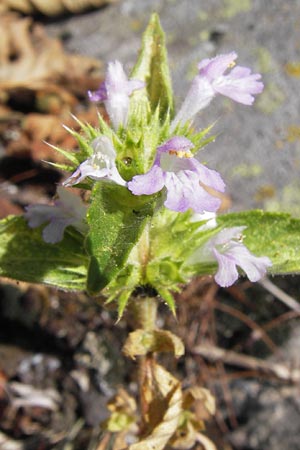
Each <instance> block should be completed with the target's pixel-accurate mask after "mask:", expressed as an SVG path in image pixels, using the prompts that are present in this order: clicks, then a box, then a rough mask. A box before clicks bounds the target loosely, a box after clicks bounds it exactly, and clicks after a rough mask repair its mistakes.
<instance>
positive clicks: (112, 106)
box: [88, 61, 145, 130]
mask: <svg viewBox="0 0 300 450" xmlns="http://www.w3.org/2000/svg"><path fill="white" fill-rule="evenodd" d="M144 85H145V83H143V82H142V81H140V80H129V79H128V78H127V76H126V74H125V72H124V69H123V66H122V64H121V63H120V62H119V61H114V62H110V63H109V64H108V68H107V73H106V77H105V81H104V82H103V83H102V84H101V85H100V87H99V89H98V90H97V91H95V92H91V91H88V96H89V99H90V100H91V101H92V102H103V103H104V105H105V108H106V110H107V113H108V115H109V118H110V120H111V122H112V125H113V127H114V129H115V130H116V129H118V128H119V126H120V125H123V126H126V123H127V116H128V110H129V97H130V95H131V94H132V92H133V91H135V90H136V89H141V88H143V87H144Z"/></svg>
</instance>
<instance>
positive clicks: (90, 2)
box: [0, 0, 114, 17]
mask: <svg viewBox="0 0 300 450" xmlns="http://www.w3.org/2000/svg"><path fill="white" fill-rule="evenodd" d="M113 1H114V0H2V1H1V5H0V12H4V11H9V10H14V11H19V12H21V13H23V14H36V13H40V14H44V15H45V16H50V17H51V16H57V15H61V14H65V13H80V12H82V11H85V10H87V9H93V8H99V7H101V6H103V5H106V4H108V3H112V2H113Z"/></svg>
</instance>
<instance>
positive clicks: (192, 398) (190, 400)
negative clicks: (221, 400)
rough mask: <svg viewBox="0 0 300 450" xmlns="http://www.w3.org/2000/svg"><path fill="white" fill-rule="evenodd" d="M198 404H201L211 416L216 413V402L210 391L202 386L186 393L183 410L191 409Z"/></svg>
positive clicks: (192, 388)
mask: <svg viewBox="0 0 300 450" xmlns="http://www.w3.org/2000/svg"><path fill="white" fill-rule="evenodd" d="M196 402H201V405H202V406H203V408H204V409H205V410H206V411H207V413H208V414H209V415H213V414H214V413H215V411H216V401H215V398H214V397H213V395H211V393H210V391H209V390H208V389H205V388H203V387H200V386H193V387H191V388H189V389H187V390H186V391H185V392H184V395H183V409H189V408H190V407H191V406H192V405H193V404H194V403H196Z"/></svg>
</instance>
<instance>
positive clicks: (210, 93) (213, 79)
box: [172, 52, 264, 129]
mask: <svg viewBox="0 0 300 450" xmlns="http://www.w3.org/2000/svg"><path fill="white" fill-rule="evenodd" d="M236 58H237V54H236V53H235V52H231V53H227V54H225V55H219V56H216V57H215V58H212V59H208V58H207V59H204V60H203V61H201V62H200V63H199V64H198V69H199V73H198V75H197V76H196V77H195V78H194V79H193V81H192V85H191V87H190V90H189V91H188V94H187V96H186V98H185V100H184V102H183V104H182V106H181V108H180V110H179V111H178V113H177V115H176V117H175V119H174V120H173V122H172V128H173V129H174V127H175V126H176V125H177V124H178V123H179V122H181V123H185V122H187V121H188V120H190V119H192V118H193V117H194V116H195V114H197V113H198V112H199V111H200V110H202V109H203V108H205V107H206V106H207V105H209V103H210V102H211V101H212V99H213V98H214V97H215V96H216V95H217V94H222V95H225V96H226V97H229V98H231V99H232V100H235V101H236V102H238V103H242V104H244V105H252V103H253V101H254V95H255V94H260V93H261V92H262V90H263V88H264V85H263V83H262V82H261V81H260V79H261V75H260V74H258V73H254V74H252V73H251V70H250V69H248V68H247V67H241V66H235V62H234V61H235V59H236ZM227 69H231V70H230V71H229V72H228V73H225V72H226V71H227Z"/></svg>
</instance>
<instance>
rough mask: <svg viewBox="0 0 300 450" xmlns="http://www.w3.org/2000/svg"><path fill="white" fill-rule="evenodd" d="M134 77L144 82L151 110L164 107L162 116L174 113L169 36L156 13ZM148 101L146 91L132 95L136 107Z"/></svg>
mask: <svg viewBox="0 0 300 450" xmlns="http://www.w3.org/2000/svg"><path fill="white" fill-rule="evenodd" d="M131 77H132V78H135V79H138V80H141V81H144V82H145V83H146V90H147V95H148V99H149V101H150V105H151V110H152V112H154V111H155V110H156V108H157V106H158V105H159V106H160V113H161V117H163V116H164V115H165V114H166V113H167V112H168V111H170V112H172V111H173V94H172V86H171V78H170V74H169V66H168V60H167V50H166V46H165V35H164V32H163V30H162V28H161V25H160V22H159V18H158V15H157V14H152V16H151V19H150V22H149V24H148V27H147V28H146V31H145V33H144V35H143V41H142V48H141V51H140V55H139V58H138V60H137V63H136V65H135V67H134V68H133V71H132V73H131ZM143 100H144V101H145V100H146V99H145V90H144V89H139V90H137V91H135V92H134V93H133V95H132V104H133V105H134V106H136V105H138V104H139V103H140V102H141V101H143Z"/></svg>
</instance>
